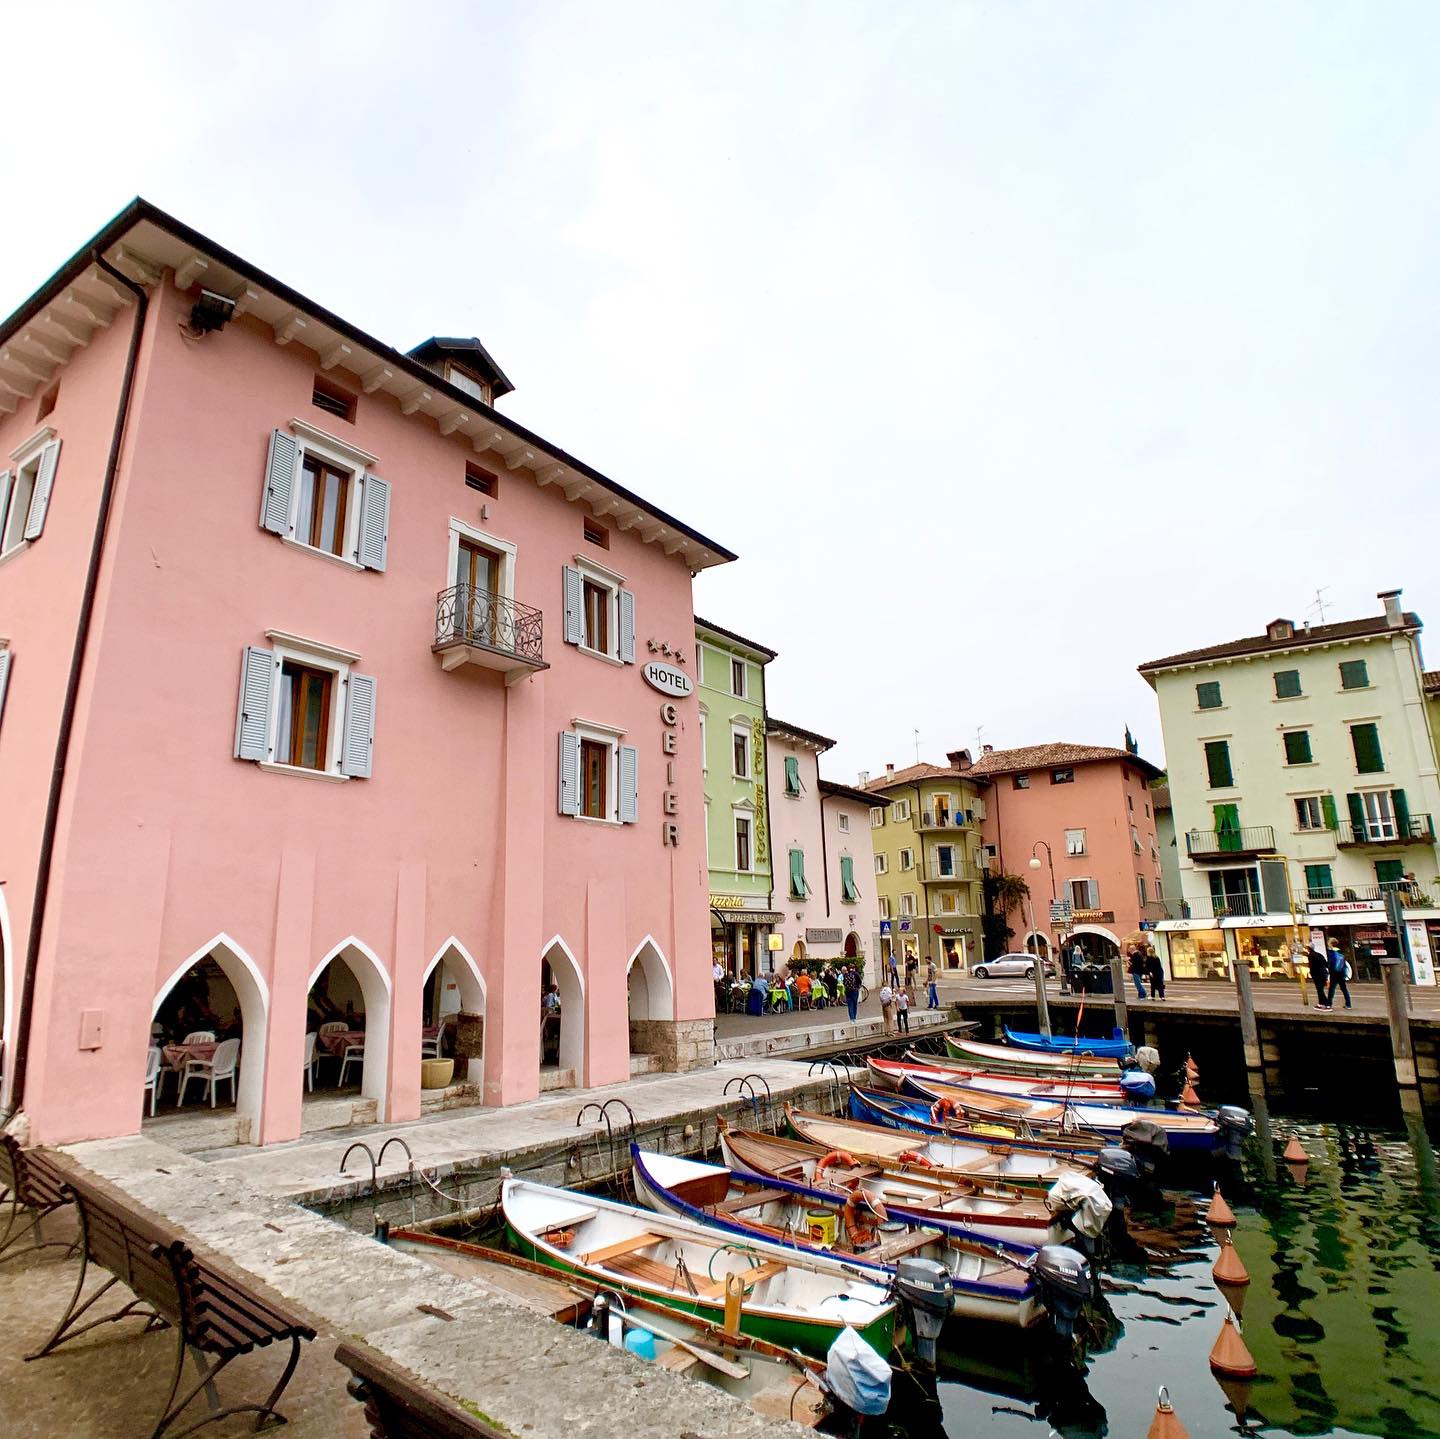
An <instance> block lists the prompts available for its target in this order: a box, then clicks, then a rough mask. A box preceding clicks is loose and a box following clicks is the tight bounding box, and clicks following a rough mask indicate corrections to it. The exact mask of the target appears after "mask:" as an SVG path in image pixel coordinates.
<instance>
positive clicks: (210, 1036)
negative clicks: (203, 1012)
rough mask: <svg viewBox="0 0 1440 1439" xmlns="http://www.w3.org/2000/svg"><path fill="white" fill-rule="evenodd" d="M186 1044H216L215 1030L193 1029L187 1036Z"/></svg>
mask: <svg viewBox="0 0 1440 1439" xmlns="http://www.w3.org/2000/svg"><path fill="white" fill-rule="evenodd" d="M185 1043H186V1044H214V1043H215V1031H214V1030H213V1029H192V1030H191V1031H190V1033H189V1034H187V1035H186V1036H185Z"/></svg>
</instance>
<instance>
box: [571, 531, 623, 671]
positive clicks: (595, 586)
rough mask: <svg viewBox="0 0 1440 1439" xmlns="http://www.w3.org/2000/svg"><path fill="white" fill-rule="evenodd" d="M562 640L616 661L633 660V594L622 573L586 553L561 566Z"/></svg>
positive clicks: (617, 662) (601, 657) (590, 653)
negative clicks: (563, 610)
mask: <svg viewBox="0 0 1440 1439" xmlns="http://www.w3.org/2000/svg"><path fill="white" fill-rule="evenodd" d="M561 579H562V581H563V585H562V588H563V590H564V601H565V643H566V644H567V645H575V646H576V647H577V648H578V649H581V650H583V651H584V652H585V653H586V654H589V655H595V656H598V657H599V658H600V659H606V660H611V661H613V662H614V663H616V664H627V665H629V664H634V663H635V595H634V593H633V591H631V590H629V589H627V588H626V585H625V576H624V575H620V574H616V572H615V571H614V570H610V569H606V568H605V566H604V565H601V564H597V563H596V562H595V561H594V560H592V559H590V558H589V557H588V556H586V555H576V556H575V563H574V564H573V565H565V566H563V567H562V569H561Z"/></svg>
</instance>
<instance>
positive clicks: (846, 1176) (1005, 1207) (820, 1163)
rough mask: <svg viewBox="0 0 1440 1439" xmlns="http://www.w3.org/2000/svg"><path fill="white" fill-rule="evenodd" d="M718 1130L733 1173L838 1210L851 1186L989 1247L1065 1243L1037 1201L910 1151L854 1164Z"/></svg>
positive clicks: (842, 1155)
mask: <svg viewBox="0 0 1440 1439" xmlns="http://www.w3.org/2000/svg"><path fill="white" fill-rule="evenodd" d="M719 1124H720V1151H721V1154H722V1155H723V1157H724V1159H725V1163H726V1164H728V1165H729V1166H730V1168H731V1169H732V1170H735V1171H737V1172H742V1173H746V1174H754V1175H757V1176H759V1177H760V1178H761V1179H764V1180H770V1181H783V1182H785V1183H791V1184H803V1185H806V1186H808V1187H809V1188H811V1189H822V1190H832V1191H834V1192H835V1194H836V1195H837V1196H838V1197H839V1199H840V1200H841V1201H842V1202H843V1201H844V1200H846V1199H848V1198H849V1197H850V1195H851V1194H852V1193H853V1192H854V1191H855V1189H856V1187H857V1186H858V1188H859V1189H860V1190H862V1191H863V1192H864V1193H866V1194H868V1195H872V1196H873V1197H874V1198H876V1199H878V1200H879V1201H880V1202H881V1203H882V1204H883V1205H884V1206H885V1209H886V1211H887V1212H888V1213H889V1214H891V1215H893V1216H895V1217H896V1218H900V1219H905V1220H918V1221H920V1222H921V1223H925V1224H929V1223H932V1222H934V1221H936V1220H950V1221H953V1222H955V1223H958V1224H963V1225H964V1226H965V1227H966V1228H967V1229H969V1230H970V1231H972V1232H973V1233H975V1234H980V1235H984V1236H985V1237H986V1238H988V1239H1008V1240H1011V1241H1013V1242H1014V1243H1017V1244H1031V1245H1034V1246H1036V1247H1037V1248H1038V1247H1039V1246H1040V1245H1042V1244H1063V1243H1064V1242H1065V1241H1066V1239H1068V1238H1069V1230H1068V1229H1067V1228H1066V1227H1065V1226H1064V1225H1062V1224H1058V1223H1057V1222H1056V1220H1055V1218H1054V1216H1053V1215H1052V1214H1051V1213H1050V1210H1049V1209H1048V1208H1046V1206H1045V1201H1044V1200H1043V1199H1042V1198H1040V1197H1039V1195H1036V1194H1033V1193H1026V1192H1023V1191H1021V1190H1019V1189H1016V1188H1015V1187H1014V1186H1013V1185H1006V1184H1001V1183H998V1182H996V1181H991V1182H989V1183H986V1182H985V1181H983V1180H980V1179H975V1178H972V1177H971V1176H969V1175H955V1174H954V1173H953V1171H942V1170H937V1169H935V1168H933V1167H932V1166H931V1165H930V1163H929V1161H928V1160H925V1159H924V1158H922V1156H921V1155H920V1154H919V1152H918V1151H916V1150H909V1151H905V1152H906V1153H907V1154H908V1155H909V1157H908V1158H906V1159H896V1160H893V1161H887V1160H883V1159H876V1158H865V1159H861V1158H860V1157H859V1156H858V1155H854V1154H851V1153H850V1152H849V1150H847V1149H844V1148H843V1147H838V1146H837V1147H835V1148H828V1149H827V1148H826V1147H825V1146H824V1145H821V1144H816V1143H814V1142H813V1141H811V1140H808V1139H786V1138H783V1137H780V1136H777V1135H774V1134H760V1133H757V1132H756V1131H754V1130H750V1129H731V1128H730V1127H729V1126H727V1125H726V1123H725V1121H724V1120H723V1119H721V1120H720V1121H719Z"/></svg>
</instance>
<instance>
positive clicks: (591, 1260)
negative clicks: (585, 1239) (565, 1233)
mask: <svg viewBox="0 0 1440 1439" xmlns="http://www.w3.org/2000/svg"><path fill="white" fill-rule="evenodd" d="M664 1242H665V1239H664V1236H663V1235H660V1234H632V1235H630V1236H629V1238H628V1239H617V1240H616V1241H615V1243H614V1244H602V1245H601V1246H600V1248H599V1249H592V1250H591V1251H590V1252H589V1253H588V1254H582V1255H581V1256H580V1263H581V1264H604V1263H605V1262H606V1261H607V1260H610V1259H618V1258H619V1257H620V1256H621V1255H622V1254H633V1253H634V1252H635V1251H636V1250H637V1249H648V1248H649V1247H650V1246H651V1245H652V1244H663V1243H664Z"/></svg>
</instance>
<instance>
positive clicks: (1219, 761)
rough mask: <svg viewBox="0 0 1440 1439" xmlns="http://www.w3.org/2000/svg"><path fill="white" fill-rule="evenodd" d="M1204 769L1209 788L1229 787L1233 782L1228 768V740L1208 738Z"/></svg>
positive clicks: (1232, 776)
mask: <svg viewBox="0 0 1440 1439" xmlns="http://www.w3.org/2000/svg"><path fill="white" fill-rule="evenodd" d="M1205 771H1206V774H1207V775H1208V777H1209V780H1210V788H1211V789H1229V788H1230V786H1231V785H1233V784H1234V783H1235V776H1234V773H1233V772H1232V770H1231V768H1230V742H1229V741H1228V740H1223V739H1215V740H1210V741H1208V742H1207V744H1206V745H1205Z"/></svg>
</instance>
